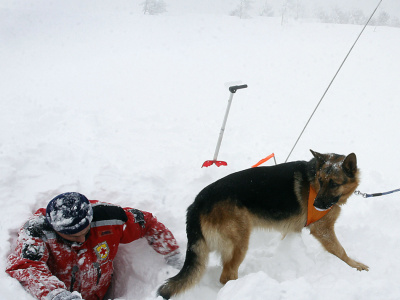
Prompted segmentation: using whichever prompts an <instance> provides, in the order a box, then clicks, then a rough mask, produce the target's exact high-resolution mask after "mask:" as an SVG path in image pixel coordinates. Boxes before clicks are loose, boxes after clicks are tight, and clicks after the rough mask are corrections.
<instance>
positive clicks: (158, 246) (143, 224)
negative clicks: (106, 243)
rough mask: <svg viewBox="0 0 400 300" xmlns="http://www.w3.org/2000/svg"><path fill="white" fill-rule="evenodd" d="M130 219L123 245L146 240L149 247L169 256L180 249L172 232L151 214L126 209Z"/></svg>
mask: <svg viewBox="0 0 400 300" xmlns="http://www.w3.org/2000/svg"><path fill="white" fill-rule="evenodd" d="M124 210H125V213H126V215H127V217H128V221H127V222H126V223H125V228H124V231H123V236H122V239H121V243H129V242H132V241H134V240H136V239H138V238H142V237H144V238H146V240H147V242H148V243H149V245H150V246H151V247H152V248H153V249H154V250H155V251H156V252H158V253H160V254H162V255H167V254H170V253H172V252H173V251H175V250H177V249H179V246H178V243H177V242H176V240H175V237H174V235H173V234H172V232H171V231H170V230H169V229H168V228H167V227H165V225H164V224H162V223H161V222H158V221H157V218H156V217H154V216H153V215H152V214H151V213H149V212H145V211H140V210H138V209H132V208H124Z"/></svg>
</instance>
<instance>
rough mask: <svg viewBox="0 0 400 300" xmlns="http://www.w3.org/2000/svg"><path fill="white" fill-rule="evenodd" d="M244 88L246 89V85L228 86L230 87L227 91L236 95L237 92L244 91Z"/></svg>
mask: <svg viewBox="0 0 400 300" xmlns="http://www.w3.org/2000/svg"><path fill="white" fill-rule="evenodd" d="M245 88H247V84H242V85H234V86H230V87H229V91H230V92H231V93H232V94H234V93H236V91H237V90H240V89H245Z"/></svg>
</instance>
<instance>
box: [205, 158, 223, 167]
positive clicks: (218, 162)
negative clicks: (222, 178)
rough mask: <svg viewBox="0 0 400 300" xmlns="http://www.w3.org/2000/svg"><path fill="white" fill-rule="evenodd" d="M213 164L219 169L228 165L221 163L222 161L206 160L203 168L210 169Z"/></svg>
mask: <svg viewBox="0 0 400 300" xmlns="http://www.w3.org/2000/svg"><path fill="white" fill-rule="evenodd" d="M212 164H215V165H216V166H217V167H220V166H227V165H228V164H227V163H226V162H225V161H221V160H206V161H205V162H204V163H203V165H202V166H201V167H202V168H203V167H209V166H211V165H212Z"/></svg>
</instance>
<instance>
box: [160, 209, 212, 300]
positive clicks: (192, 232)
mask: <svg viewBox="0 0 400 300" xmlns="http://www.w3.org/2000/svg"><path fill="white" fill-rule="evenodd" d="M191 213H192V214H193V213H194V210H190V208H189V209H188V219H187V220H188V222H187V227H186V231H187V236H188V244H187V250H186V258H185V263H184V264H183V267H182V269H181V270H180V272H179V273H178V274H177V275H175V276H174V277H171V278H169V279H168V280H167V281H166V282H165V283H164V284H163V285H162V286H160V288H159V289H158V295H160V296H162V297H163V298H164V299H169V298H171V297H172V296H174V295H177V294H180V293H182V292H184V291H185V290H187V289H189V288H190V287H192V286H193V285H195V284H196V283H198V282H199V281H200V279H201V277H202V276H203V274H204V271H205V269H206V266H207V262H208V255H209V253H210V250H209V248H208V246H207V244H206V241H205V239H204V236H203V234H202V232H201V226H200V220H199V218H198V216H193V217H192V218H191V217H190V214H191Z"/></svg>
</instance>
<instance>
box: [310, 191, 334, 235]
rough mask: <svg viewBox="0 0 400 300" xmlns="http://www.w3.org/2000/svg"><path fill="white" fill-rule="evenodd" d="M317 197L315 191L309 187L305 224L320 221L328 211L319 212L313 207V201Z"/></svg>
mask: <svg viewBox="0 0 400 300" xmlns="http://www.w3.org/2000/svg"><path fill="white" fill-rule="evenodd" d="M316 197H317V193H316V192H315V190H314V189H313V188H312V187H311V185H310V192H309V194H308V209H307V224H306V227H307V226H308V225H310V224H311V223H314V222H316V221H318V220H319V219H321V218H322V217H323V216H325V215H326V214H327V213H328V212H329V210H330V209H327V210H324V211H319V210H317V209H316V208H315V207H314V200H315V198H316Z"/></svg>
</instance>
